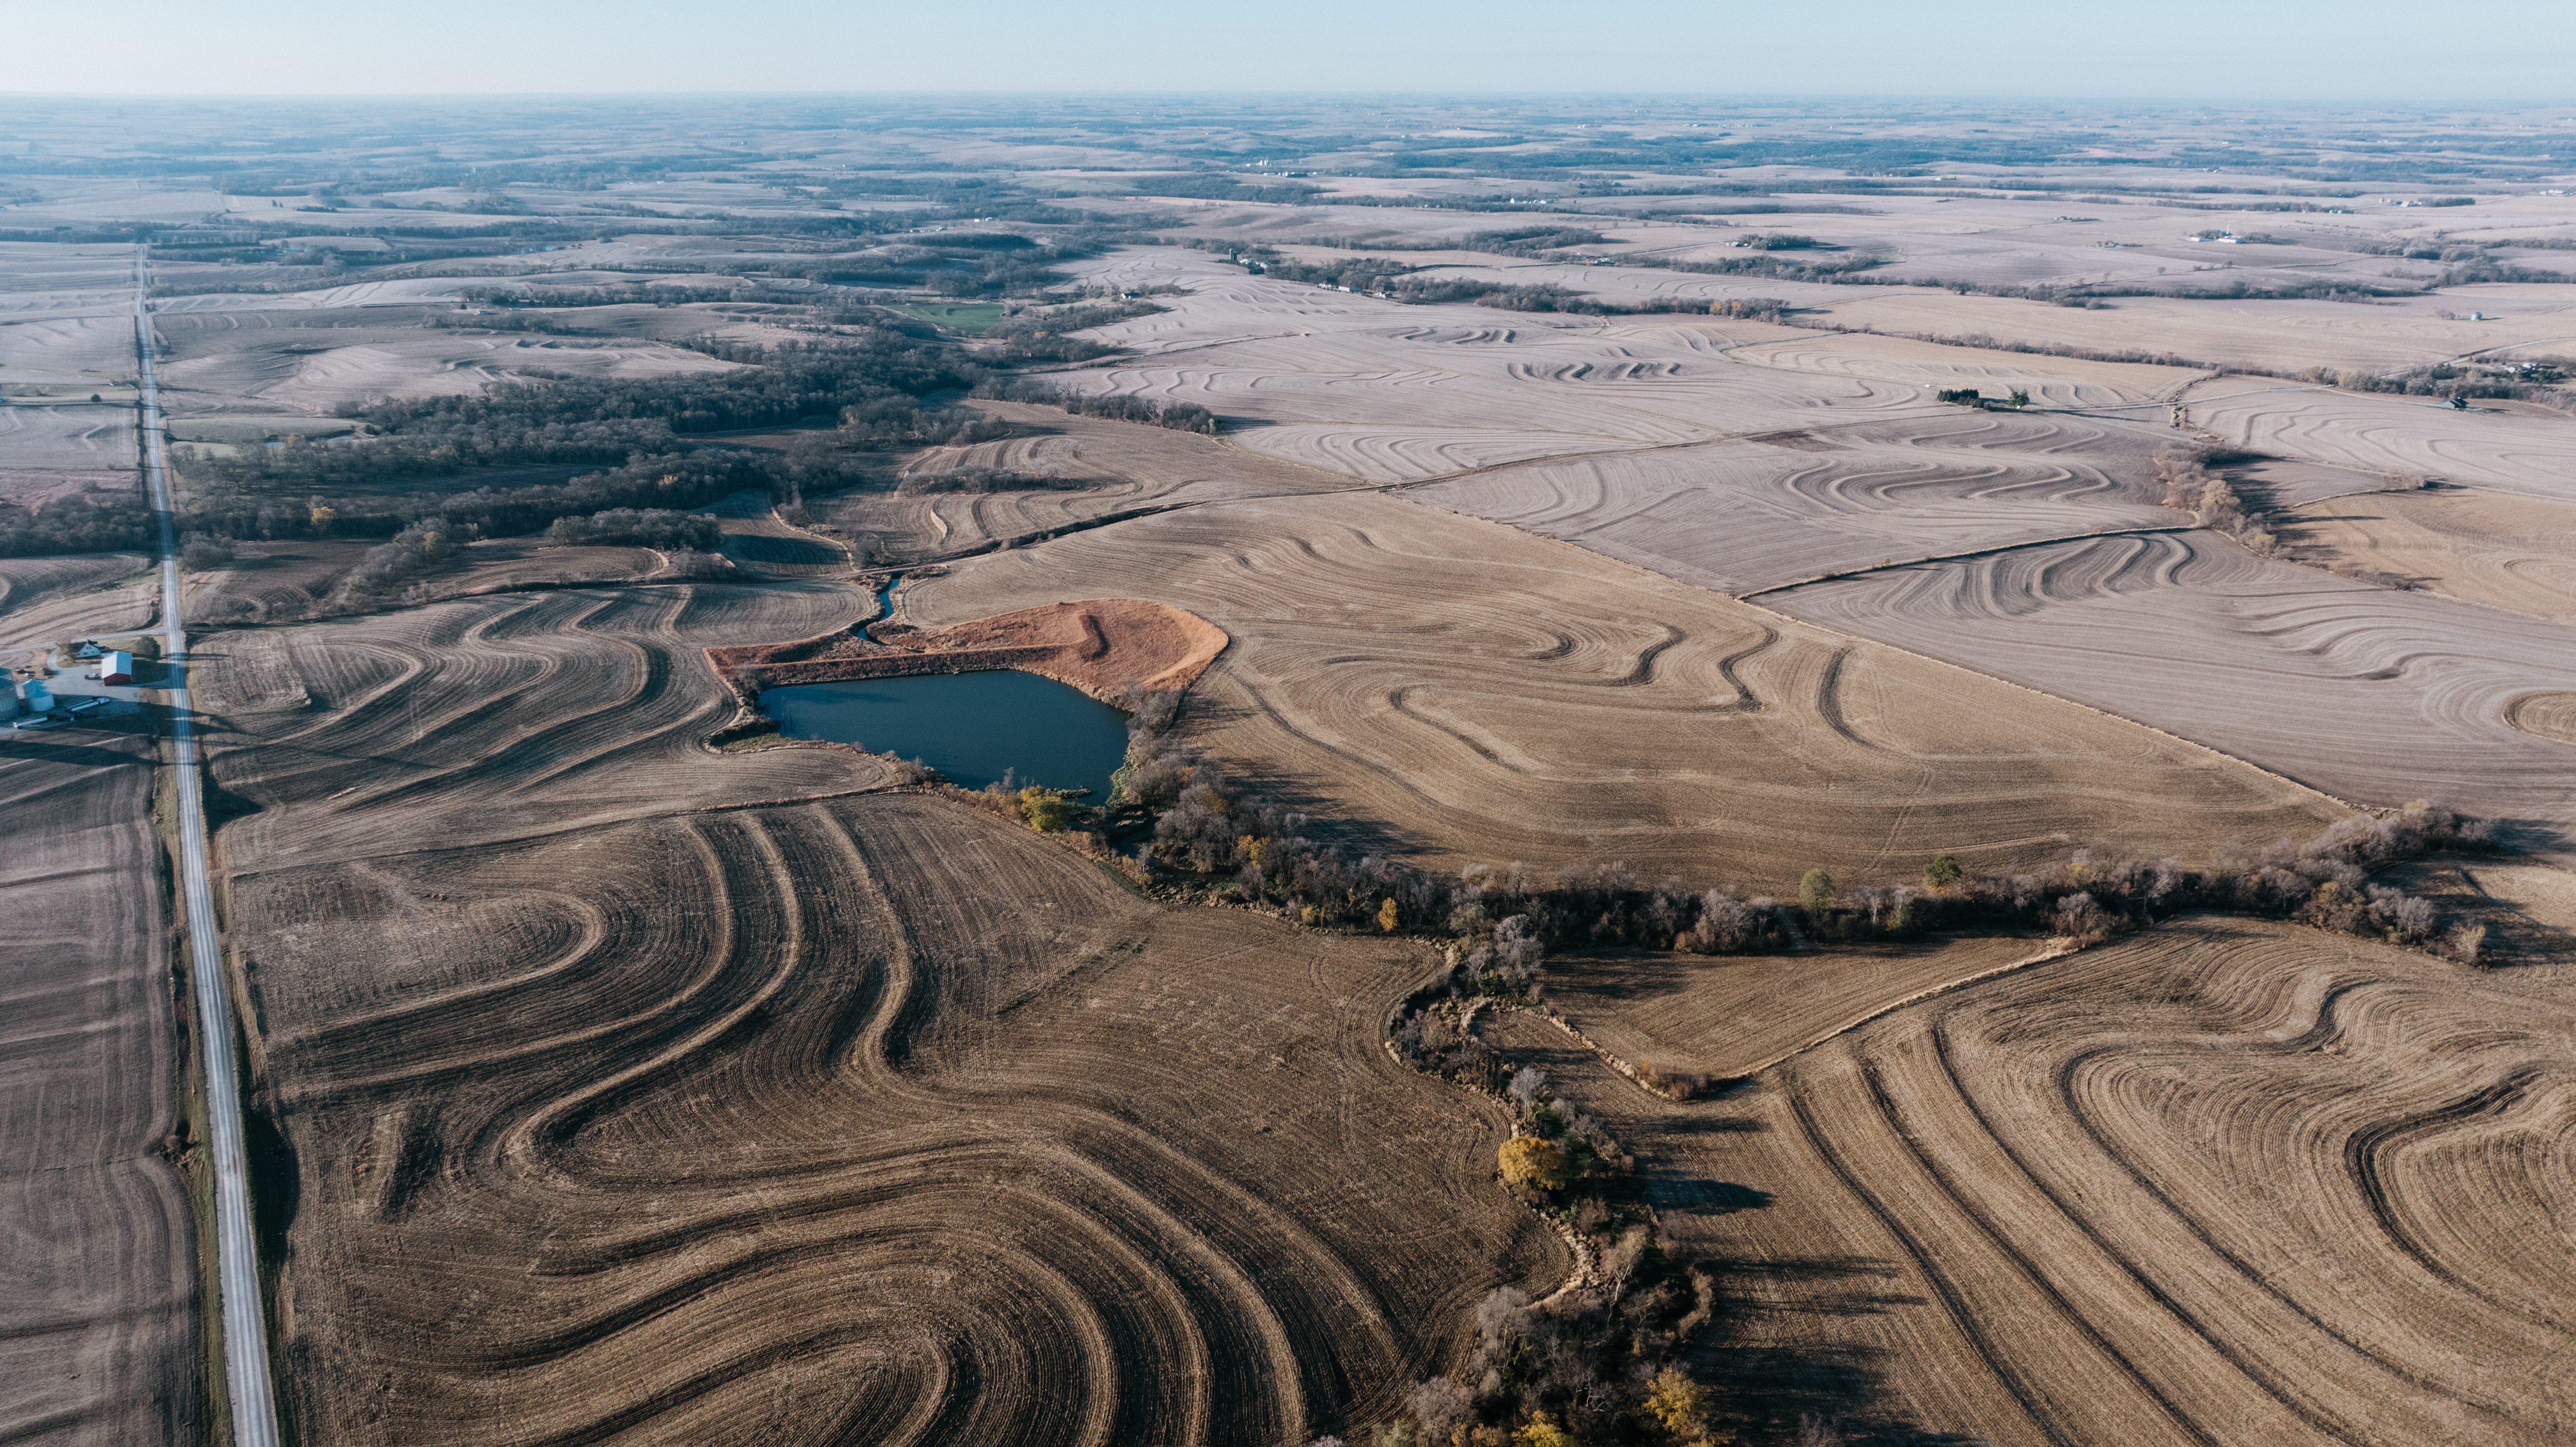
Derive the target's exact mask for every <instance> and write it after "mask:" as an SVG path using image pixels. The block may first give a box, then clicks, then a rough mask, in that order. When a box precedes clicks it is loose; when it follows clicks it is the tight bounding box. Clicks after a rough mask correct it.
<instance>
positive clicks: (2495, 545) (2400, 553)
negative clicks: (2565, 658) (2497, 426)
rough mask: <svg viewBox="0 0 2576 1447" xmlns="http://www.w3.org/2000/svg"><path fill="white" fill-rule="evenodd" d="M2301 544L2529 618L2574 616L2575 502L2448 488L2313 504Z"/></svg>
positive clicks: (2301, 523)
mask: <svg viewBox="0 0 2576 1447" xmlns="http://www.w3.org/2000/svg"><path fill="white" fill-rule="evenodd" d="M2285 521H2287V522H2288V523H2289V525H2290V527H2291V528H2292V529H2293V530H2294V531H2293V536H2294V537H2295V538H2296V539H2297V541H2298V542H2299V543H2301V544H2302V545H2305V546H2310V547H2319V548H2323V549H2325V550H2326V551H2327V552H2328V553H2330V554H2331V555H2332V556H2333V557H2334V558H2336V559H2337V560H2338V561H2339V562H2341V563H2343V564H2345V565H2348V566H2350V567H2353V568H2357V569H2363V570H2371V569H2375V570H2377V571H2380V572H2384V573H2388V574H2391V575H2393V576H2395V577H2398V578H2403V579H2406V580H2409V581H2411V582H2413V583H2415V584H2416V585H2418V586H2421V587H2423V588H2425V589H2428V590H2430V591H2432V592H2435V593H2440V594H2442V595H2444V596H2446V597H2451V598H2458V599H2461V600H2463V601H2466V602H2470V603H2483V604H2485V605H2487V606H2488V607H2490V608H2502V609H2504V610H2506V611H2508V612H2513V613H2521V614H2524V615H2526V616H2529V617H2533V618H2548V619H2553V620H2556V621H2558V622H2561V623H2564V622H2568V621H2571V620H2576V502H2559V501H2550V500H2544V499H2541V498H2534V497H2517V496H2507V495H2502V494H2497V493H2488V492H2473V491H2467V490H2461V489H2450V488H2445V489H2442V490H2439V491H2434V492H2408V493H2386V494H2374V495H2371V496H2368V497H2357V498H2339V499H2337V500H2335V501H2333V502H2325V503H2317V504H2312V505H2310V506H2308V507H2305V508H2301V509H2299V510H2298V511H2297V512H2294V513H2292V514H2290V515H2289V517H2288V518H2287V519H2286V520H2285Z"/></svg>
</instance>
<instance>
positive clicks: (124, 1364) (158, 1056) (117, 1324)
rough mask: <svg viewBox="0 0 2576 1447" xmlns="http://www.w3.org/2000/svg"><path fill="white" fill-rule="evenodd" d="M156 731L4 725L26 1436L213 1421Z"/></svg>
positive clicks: (16, 1370)
mask: <svg viewBox="0 0 2576 1447" xmlns="http://www.w3.org/2000/svg"><path fill="white" fill-rule="evenodd" d="M152 758H153V751H152V749H151V747H150V745H149V742H148V741H147V740H139V739H138V738H137V737H136V736H133V735H129V734H121V733H104V732H100V731H97V730H92V729H66V730H61V731H57V732H52V733H44V734H32V733H14V732H12V733H0V821H6V822H5V826H4V827H5V830H6V840H5V842H0V898H5V899H7V900H8V901H9V902H10V907H9V908H8V909H7V910H6V911H5V912H0V960H5V961H6V962H7V968H6V970H5V971H0V1021H5V1022H6V1023H5V1025H0V1139H6V1140H7V1141H8V1142H9V1149H8V1151H7V1152H6V1162H5V1164H0V1200H5V1202H6V1205H5V1207H0V1219H5V1220H6V1221H7V1222H8V1225H7V1228H6V1240H7V1243H8V1244H7V1249H5V1250H0V1301H5V1302H7V1304H8V1305H7V1308H6V1312H5V1316H6V1321H7V1330H6V1331H5V1332H0V1423H5V1424H6V1426H5V1428H0V1432H5V1435H6V1436H7V1438H8V1440H10V1441H12V1442H27V1443H48V1444H52V1443H60V1444H64V1447H69V1444H73V1443H90V1442H179V1441H191V1440H198V1439H199V1438H200V1437H201V1436H202V1434H203V1433H204V1432H206V1431H207V1430H208V1423H207V1420H206V1404H205V1400H204V1390H203V1384H202V1379H201V1367H202V1363H203V1357H202V1355H201V1349H200V1345H199V1341H198V1336H197V1330H198V1328H197V1264H196V1262H197V1256H196V1252H197V1245H196V1224H195V1221H194V1218H193V1217H192V1215H191V1213H190V1211H189V1206H188V1194H187V1191H186V1188H185V1187H184V1186H182V1184H181V1183H180V1178H179V1175H178V1172H177V1171H176V1170H175V1169H174V1168H173V1165H172V1162H171V1159H170V1157H169V1156H168V1155H166V1154H165V1153H164V1151H163V1150H162V1141H163V1138H164V1137H166V1136H169V1135H170V1134H172V1133H173V1132H174V1131H176V1130H178V1129H179V1099H180V1071H181V1066H182V1062H181V1060H180V1059H179V1058H178V1054H177V1052H178V1050H179V1040H180V1034H179V1027H178V1025H177V1023H176V1022H175V1021H174V1020H173V1019H172V1014H173V1008H174V1007H173V998H174V993H175V992H174V989H173V986H172V976H171V973H170V961H171V954H170V950H169V947H168V942H167V940H166V939H165V937H164V930H165V929H166V927H167V913H166V910H167V905H166V902H165V892H164V887H163V883H162V875H161V871H160V864H159V852H160V850H159V845H158V843H157V842H156V840H155V838H154V836H153V829H152V819H151V794H152V769H153V765H152Z"/></svg>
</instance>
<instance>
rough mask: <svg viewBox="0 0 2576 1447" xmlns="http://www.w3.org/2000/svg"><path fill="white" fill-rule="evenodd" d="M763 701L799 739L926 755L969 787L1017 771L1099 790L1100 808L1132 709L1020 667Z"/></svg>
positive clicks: (1034, 779)
mask: <svg viewBox="0 0 2576 1447" xmlns="http://www.w3.org/2000/svg"><path fill="white" fill-rule="evenodd" d="M760 707H761V709H762V711H763V712H766V713H767V714H768V715H769V716H770V717H771V718H774V719H776V720H778V723H779V728H780V730H781V731H782V732H783V733H785V734H786V735H787V736H788V737H789V738H792V739H829V740H831V741H832V742H834V743H842V744H854V745H856V746H858V747H859V748H863V749H866V750H868V751H870V752H871V753H880V754H895V755H898V756H900V757H902V758H907V759H913V758H917V759H920V760H921V761H922V762H923V763H926V764H928V765H930V767H932V768H934V769H937V770H938V771H939V772H941V773H943V774H946V775H947V776H948V778H949V780H950V782H952V783H957V784H963V785H965V786H966V787H967V788H969V789H980V788H982V787H984V786H985V785H986V784H989V783H992V782H994V781H995V780H997V779H1000V778H1001V777H1002V774H1003V771H1005V770H1009V771H1011V772H1012V773H1013V775H1014V777H1015V781H1016V782H1017V783H1021V784H1044V785H1046V786H1047V787H1048V788H1051V789H1089V790H1090V791H1091V792H1090V793H1089V794H1087V795H1084V796H1083V802H1084V803H1086V804H1092V805H1099V804H1105V803H1107V802H1109V776H1110V774H1111V773H1113V772H1115V771H1116V769H1117V768H1118V764H1119V761H1120V760H1121V759H1123V758H1124V757H1125V756H1126V752H1127V716H1126V715H1125V714H1123V713H1120V712H1119V711H1118V710H1116V709H1114V708H1111V707H1110V706H1109V705H1107V704H1105V703H1102V702H1101V701H1099V700H1098V699H1095V698H1093V697H1091V696H1090V695H1089V694H1086V693H1084V692H1082V691H1081V690H1079V689H1074V688H1068V687H1066V686H1065V685H1063V684H1061V683H1058V682H1056V681H1055V680H1053V679H1051V678H1040V677H1038V676H1037V675H1036V674H1034V673H1021V672H1018V671H1016V670H1012V669H994V670H991V671H989V672H984V673H934V674H923V675H918V676H914V677H909V678H860V679H852V680H850V681H849V682H846V683H800V684H796V685H793V686H792V687H787V688H772V689H766V690H763V691H762V693H761V695H760Z"/></svg>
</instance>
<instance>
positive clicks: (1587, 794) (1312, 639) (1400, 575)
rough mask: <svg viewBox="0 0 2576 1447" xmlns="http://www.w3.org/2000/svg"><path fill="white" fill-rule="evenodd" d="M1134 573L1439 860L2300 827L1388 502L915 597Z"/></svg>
mask: <svg viewBox="0 0 2576 1447" xmlns="http://www.w3.org/2000/svg"><path fill="white" fill-rule="evenodd" d="M1111 589H1115V590H1118V591H1121V592H1128V593H1131V594H1133V595H1134V596H1139V597H1147V598H1153V599H1156V600H1157V601H1161V602H1165V603H1169V604H1171V605H1173V606H1175V607H1179V608H1186V609H1188V610H1189V611H1191V612H1193V613H1196V614H1198V615H1200V616H1201V617H1204V618H1206V619H1208V620H1209V621H1210V622H1212V623H1214V624H1216V625H1217V626H1218V627H1220V628H1222V629H1224V630H1225V631H1226V632H1227V633H1228V634H1229V635H1231V636H1232V637H1233V639H1234V640H1235V642H1234V645H1233V646H1232V647H1231V648H1229V649H1228V650H1227V651H1226V653H1225V655H1224V657H1222V658H1220V659H1219V660H1218V661H1217V664H1216V666H1215V667H1213V668H1211V669H1209V670H1208V672H1207V674H1206V675H1205V676H1204V677H1203V678H1202V679H1201V680H1200V682H1199V683H1198V685H1197V687H1196V689H1195V690H1194V691H1193V701H1192V702H1191V703H1190V705H1189V707H1188V708H1187V710H1185V712H1184V715H1183V719H1184V723H1185V726H1186V727H1187V728H1188V730H1189V731H1190V734H1191V736H1192V737H1194V738H1196V739H1198V740H1199V741H1201V742H1203V743H1205V744H1206V745H1207V746H1209V747H1210V748H1212V749H1213V750H1215V751H1216V752H1217V753H1218V754H1219V755H1221V756H1222V757H1223V758H1225V759H1226V760H1227V761H1228V762H1229V764H1230V766H1232V767H1234V768H1236V769H1239V770H1242V771H1244V772H1247V773H1250V774H1252V775H1255V776H1257V777H1262V778H1265V779H1266V780H1267V781H1268V784H1269V787H1271V788H1273V789H1274V790H1276V791H1277V792H1280V793H1282V794H1284V795H1286V796H1288V797H1289V798H1291V799H1295V800H1302V801H1305V802H1306V803H1307V804H1309V805H1310V806H1311V807H1312V808H1313V810H1314V811H1315V812H1317V813H1319V814H1321V815H1323V816H1325V817H1326V818H1328V819H1334V820H1340V821H1348V822H1350V823H1351V824H1352V825H1354V826H1355V837H1357V838H1360V839H1363V840H1366V841H1369V842H1372V843H1377V844H1381V845H1384V846H1386V847H1397V848H1407V849H1412V850H1416V851H1419V853H1420V855H1421V856H1422V859H1423V862H1425V863H1428V864H1435V865H1439V866H1443V867H1456V866H1458V865H1460V864H1464V863H1468V862H1477V861H1481V862H1488V863H1495V862H1501V861H1506V860H1510V859H1515V858H1517V859H1524V860H1528V861H1531V862H1533V863H1541V864H1550V865H1553V864H1561V863H1567V862H1572V861H1576V860H1587V859H1588V860H1612V859H1615V860H1625V861H1626V862H1628V863H1630V864H1632V865H1634V866H1636V867H1637V868H1638V869H1640V870H1641V871H1645V872H1647V873H1648V874H1649V877H1652V876H1653V875H1654V874H1657V873H1660V872H1663V871H1671V872H1674V873H1677V874H1680V875H1682V876H1684V877H1686V878H1690V879H1696V880H1711V881H1714V880H1718V879H1724V880H1729V881H1733V882H1737V883H1742V884H1746V885H1749V886H1754V887H1767V888H1772V889H1775V890H1786V889H1787V888H1788V887H1789V886H1790V885H1791V884H1792V883H1794V881H1795V880H1796V879H1797V877H1798V876H1799V874H1801V873H1802V872H1803V871H1805V870H1806V869H1807V868H1809V867H1811V866H1813V865H1818V864H1822V865H1824V866H1826V867H1827V868H1830V869H1832V870H1834V871H1835V872H1836V873H1837V874H1838V875H1842V874H1845V873H1848V874H1849V875H1850V877H1851V879H1852V880H1853V882H1858V881H1860V880H1863V879H1874V878H1910V877H1911V876H1912V875H1913V874H1914V872H1915V871H1916V870H1918V869H1919V868H1920V867H1921V865H1922V861H1923V860H1924V859H1925V858H1926V857H1928V856H1929V855H1931V854H1933V853H1935V852H1938V851H1942V850H1947V851H1950V852H1952V853H1956V854H1958V855H1959V856H1960V857H1961V858H1962V859H1963V860H1966V859H1973V860H1976V861H1978V862H1979V864H1980V865H1981V866H1991V867H1997V868H2001V867H2006V866H2008V865H2010V864H2013V863H2016V862H2023V861H2028V860H2032V859H2036V858H2039V857H2042V856H2046V855H2053V854H2057V853H2062V852H2063V851H2064V850H2065V849H2066V848H2067V847H2069V845H2070V843H2074V842H2087V841H2091V840H2094V839H2097V838H2100V837H2102V836H2106V835H2109V836H2117V837H2119V838H2121V839H2123V840H2125V841H2128V842H2130V843H2132V844H2134V845H2135V846H2136V847H2139V848H2144V849H2149V850H2153V851H2158V852H2166V851H2185V852H2191V853H2195V854H2196V853H2198V852H2200V851H2202V850H2203V849H2205V848H2206V846H2207V844H2208V842H2209V841H2210V840H2212V839H2213V838H2235V839H2245V840H2263V841H2268V840H2269V839H2271V838H2272V837H2274V836H2275V835H2277V834H2280V833H2284V832H2289V833H2305V832H2306V831H2308V830H2310V829H2312V828H2314V827H2315V826H2316V825H2317V824H2318V823H2319V822H2321V821H2322V820H2324V819H2327V818H2330V817H2332V816H2333V815H2334V814H2335V813H2336V812H2337V811H2336V810H2335V809H2334V808H2333V807H2332V806H2331V805H2328V804H2326V803H2325V802H2324V801H2322V800H2320V799H2318V798H2317V797H2316V796H2314V795H2312V794H2308V793H2306V792H2305V791H2303V790H2299V789H2297V788H2294V787H2291V786H2289V785H2286V784H2283V783H2281V782H2279V781H2277V780H2274V779H2270V778H2267V777H2265V776H2263V775H2261V774H2259V773H2256V772H2255V771H2253V770H2250V769H2246V768H2244V767H2243V766H2241V765H2237V764H2234V763H2231V762H2228V761H2224V760H2221V759H2218V758H2216V757H2214V756H2211V755H2208V754H2205V753H2203V752H2201V751H2199V750H2196V749H2192V748H2189V747H2187V746H2182V745H2177V744H2175V743H2173V742H2171V741H2169V740H2166V739H2161V738H2158V737H2156V736H2155V735H2153V734H2151V733H2148V732H2147V731H2145V730H2143V729H2138V728H2135V727H2133V726H2130V725H2126V724H2121V723H2119V722H2117V721H2114V720H2109V719H2104V718H2101V717H2100V716H2098V715H2094V714H2091V713H2088V712H2086V711H2084V710H2081V709H2076V708H2071V707H2068V706H2066V705H2063V704H2059V703H2055V702H2052V701H2050V700H2046V699H2042V698H2039V697H2036V696H2033V695H2030V694H2027V693H2023V692H2021V691H2019V690H2016V689H2012V688H2009V687H2006V686H2003V685H1999V684H1996V683H1993V682H1991V681H1988V680H1984V679H1980V678H1977V677H1975V676H1973V675H1968V674H1964V673H1960V672H1957V671H1954V670H1951V669H1948V668H1943V667H1941V666H1939V665H1936V664H1932V663H1928V662H1925V661H1923V660H1921V659H1917V658H1912V657H1908V656H1906V655H1904V654H1899V653H1896V652H1893V651H1891V650H1887V649H1883V648H1876V647H1872V646H1870V645H1867V644H1856V643H1853V642H1851V641H1850V640H1848V639H1844V638H1838V637H1835V636H1833V635H1830V634H1827V633H1823V632H1821V631H1819V630H1814V629H1809V628H1805V627H1802V626H1800V625H1797V624H1794V623H1789V622H1787V621H1785V620H1782V619H1780V618H1779V617H1778V616H1777V615H1775V614H1770V613H1767V612H1764V611H1762V610H1759V609H1755V608H1752V607H1749V606H1747V605H1743V604H1738V603H1735V602H1732V601H1730V600H1727V599H1723V598H1718V597H1715V596H1712V595H1710V594H1707V593H1704V592H1701V591H1699V590H1697V589H1693V588H1688V587H1685V586H1682V585H1680V584H1677V583H1672V582H1669V581H1666V580H1664V579H1661V578H1658V577H1656V576H1654V575H1652V574H1649V573H1643V572H1639V571H1636V570H1633V569H1630V568H1627V567H1625V566H1622V565H1620V564H1617V563H1613V562H1610V561H1608V560H1605V559H1602V558H1599V557H1597V556H1595V555H1593V554H1589V553H1586V552H1584V551H1582V550H1581V549H1577V548H1570V547H1566V546H1563V545H1561V544H1555V543H1550V542H1547V541H1544V540H1541V539H1535V538H1530V537H1526V536H1524V535H1521V534H1518V533H1513V532H1508V531H1505V530H1502V529H1498V528H1494V527H1492V526H1490V525H1488V524H1485V523H1482V522H1479V521H1477V520H1474V519H1470V518H1463V517H1459V516H1456V515H1454V514H1450V513H1445V512H1441V511H1439V510H1436V509H1431V508H1423V507H1416V506H1414V505H1412V504H1410V503H1406V502H1403V501H1400V500H1397V499H1393V498H1386V497H1380V496H1375V495H1368V494H1345V495H1339V496H1333V497H1324V498H1302V499H1293V500H1279V501H1271V502H1246V503H1229V504H1212V505H1209V506H1206V507H1201V508H1195V509H1191V510H1189V511H1186V512H1179V513H1172V514H1167V515H1164V516H1161V517H1156V518H1150V519H1144V520H1139V521H1136V522H1132V523H1126V524H1122V525H1121V526H1119V527H1117V528H1115V529H1104V530H1101V531H1097V532H1087V533H1080V534H1076V535H1074V536H1072V537H1068V538H1062V539H1058V540H1056V541H1055V542H1052V543H1049V544H1047V545H1045V546H1044V547H1040V548H1030V549H1020V550H1014V551H1012V552H1008V553H1002V554H997V555H993V556H989V557H985V558H978V559H974V560H971V561H969V562H966V563H963V564H960V565H958V566H957V567H956V569H955V570H954V571H953V573H952V574H951V575H950V576H948V577H945V578H938V579H931V580H925V581H921V582H916V583H913V584H910V585H908V586H907V587H906V589H905V593H904V598H905V608H906V610H907V615H908V616H909V617H911V618H912V619H914V620H916V621H920V622H925V623H932V624H936V623H941V622H946V621H949V620H959V621H962V620H964V619H968V618H974V617H981V616H984V615H987V614H991V613H995V612H1000V611H1004V610H1007V609H1010V608H1014V607H1025V606H1029V605H1032V604H1036V603H1042V602H1048V601H1052V600H1054V599H1057V598H1062V597H1068V596H1074V597H1079V596H1084V595H1087V594H1090V593H1094V592H1099V591H1108V590H1111Z"/></svg>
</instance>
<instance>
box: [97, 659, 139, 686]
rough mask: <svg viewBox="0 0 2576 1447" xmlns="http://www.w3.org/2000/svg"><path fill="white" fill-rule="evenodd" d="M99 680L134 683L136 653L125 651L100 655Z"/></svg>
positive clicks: (103, 681)
mask: <svg viewBox="0 0 2576 1447" xmlns="http://www.w3.org/2000/svg"><path fill="white" fill-rule="evenodd" d="M98 681H99V682H101V683H132V682H133V681H134V655H133V654H131V653H125V652H116V653H102V654H100V655H99V656H98Z"/></svg>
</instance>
